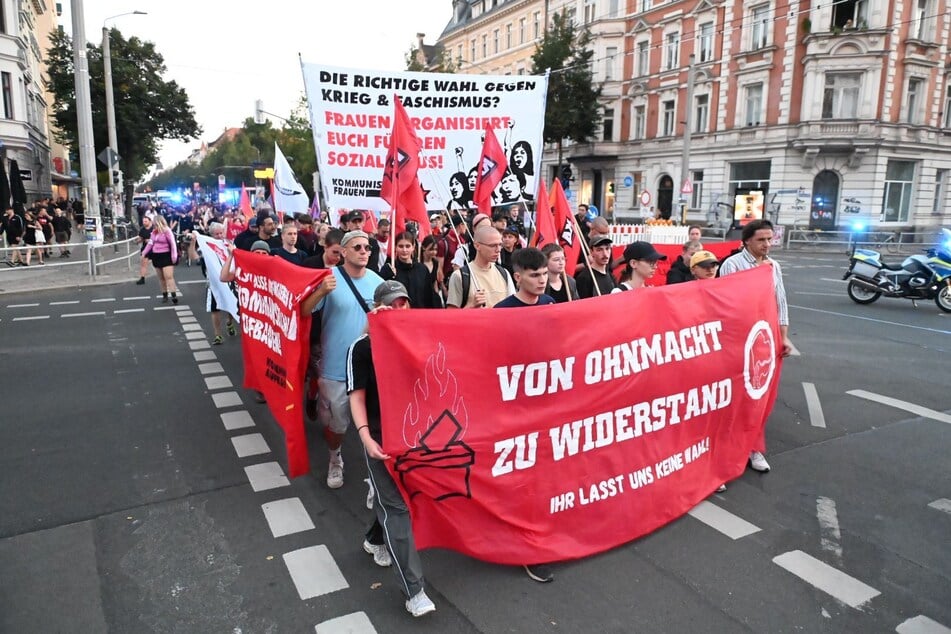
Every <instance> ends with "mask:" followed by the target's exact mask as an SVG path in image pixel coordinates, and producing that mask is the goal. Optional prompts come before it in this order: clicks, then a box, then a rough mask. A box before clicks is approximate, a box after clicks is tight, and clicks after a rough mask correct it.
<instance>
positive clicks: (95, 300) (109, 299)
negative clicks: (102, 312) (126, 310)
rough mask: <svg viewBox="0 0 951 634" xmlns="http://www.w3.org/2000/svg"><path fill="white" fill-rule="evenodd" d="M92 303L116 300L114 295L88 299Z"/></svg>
mask: <svg viewBox="0 0 951 634" xmlns="http://www.w3.org/2000/svg"><path fill="white" fill-rule="evenodd" d="M90 301H91V302H92V303H93V304H102V303H103V302H114V301H116V298H115V297H102V298H100V299H93V300H90Z"/></svg>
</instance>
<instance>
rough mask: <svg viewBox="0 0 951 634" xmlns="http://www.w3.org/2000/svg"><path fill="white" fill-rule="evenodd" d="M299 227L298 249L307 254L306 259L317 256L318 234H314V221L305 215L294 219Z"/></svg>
mask: <svg viewBox="0 0 951 634" xmlns="http://www.w3.org/2000/svg"><path fill="white" fill-rule="evenodd" d="M294 222H295V224H296V225H297V248H298V249H300V250H301V251H303V252H304V253H305V254H306V257H310V256H312V255H317V254H316V253H315V252H314V247H316V246H317V234H316V233H314V219H313V218H311V217H310V216H309V215H307V214H305V213H299V214H297V215H296V216H295V217H294Z"/></svg>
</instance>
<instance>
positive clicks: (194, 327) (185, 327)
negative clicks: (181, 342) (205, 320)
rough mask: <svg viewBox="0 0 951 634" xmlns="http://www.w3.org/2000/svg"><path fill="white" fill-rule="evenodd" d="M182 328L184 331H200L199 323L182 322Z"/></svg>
mask: <svg viewBox="0 0 951 634" xmlns="http://www.w3.org/2000/svg"><path fill="white" fill-rule="evenodd" d="M182 330H184V331H186V332H187V331H195V330H199V331H200V330H201V325H199V324H182Z"/></svg>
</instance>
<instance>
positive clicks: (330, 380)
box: [314, 231, 383, 489]
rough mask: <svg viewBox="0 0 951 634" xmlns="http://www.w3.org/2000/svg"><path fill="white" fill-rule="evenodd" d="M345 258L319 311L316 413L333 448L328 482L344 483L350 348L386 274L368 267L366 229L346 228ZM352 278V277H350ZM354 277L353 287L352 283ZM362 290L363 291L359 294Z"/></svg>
mask: <svg viewBox="0 0 951 634" xmlns="http://www.w3.org/2000/svg"><path fill="white" fill-rule="evenodd" d="M340 246H341V247H343V261H342V263H341V264H340V265H339V266H337V267H335V268H334V269H333V274H334V278H335V279H336V281H337V288H336V289H335V290H334V292H332V293H330V295H328V296H327V297H325V298H324V299H323V300H322V301H321V302H320V303H319V304H317V307H316V308H315V309H314V312H317V311H320V319H321V332H320V346H321V349H322V350H323V358H322V359H321V362H320V385H319V395H320V399H319V403H318V418H319V420H320V421H321V422H322V423H323V425H324V438H325V439H326V440H327V447H328V448H329V450H330V463H329V465H328V467H327V486H328V487H330V488H331V489H339V488H340V487H342V486H343V458H342V457H341V456H340V445H341V444H342V443H343V437H344V435H345V434H346V432H347V427H348V426H349V425H350V421H351V420H352V419H351V415H350V398H349V397H348V396H347V350H348V349H349V348H350V344H352V343H353V342H354V341H356V339H357V338H358V337H360V336H361V335H362V334H363V333H364V332H365V331H366V328H367V315H366V314H367V312H369V310H370V307H371V306H372V305H373V291H375V290H376V287H377V286H379V285H380V284H381V283H382V282H383V279H382V278H380V276H379V275H377V274H376V273H374V272H373V271H371V270H369V269H368V268H367V263H368V261H369V259H370V237H369V236H368V235H367V234H366V233H364V232H363V231H348V232H347V233H345V234H344V236H343V238H342V239H341V240H340ZM348 280H349V281H348ZM350 282H352V283H353V288H352V289H351V287H350ZM358 296H359V297H358Z"/></svg>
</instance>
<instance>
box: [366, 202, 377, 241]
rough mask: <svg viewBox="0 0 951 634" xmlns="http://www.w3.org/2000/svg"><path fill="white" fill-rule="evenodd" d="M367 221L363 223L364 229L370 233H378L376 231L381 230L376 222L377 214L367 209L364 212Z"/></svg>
mask: <svg viewBox="0 0 951 634" xmlns="http://www.w3.org/2000/svg"><path fill="white" fill-rule="evenodd" d="M363 216H364V218H366V222H364V224H363V230H364V231H365V232H366V233H368V234H369V235H371V236H372V235H376V232H377V231H379V229H380V227H379V225H378V224H377V222H376V214H375V213H373V212H372V211H370V210H369V209H367V210H366V211H364V212H363Z"/></svg>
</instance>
